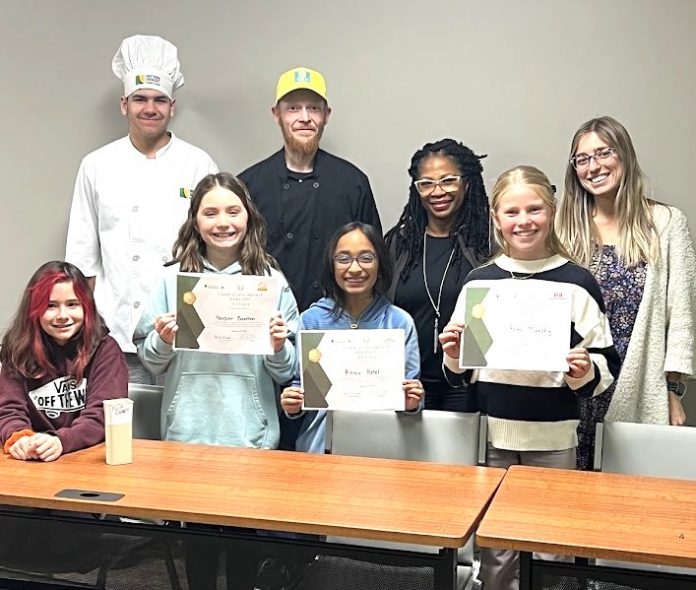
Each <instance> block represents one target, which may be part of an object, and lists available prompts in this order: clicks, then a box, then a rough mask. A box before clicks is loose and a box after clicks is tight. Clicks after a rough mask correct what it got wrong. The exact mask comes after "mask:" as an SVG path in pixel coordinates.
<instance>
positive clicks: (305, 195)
mask: <svg viewBox="0 0 696 590" xmlns="http://www.w3.org/2000/svg"><path fill="white" fill-rule="evenodd" d="M327 97H328V94H327V90H326V80H325V79H324V76H323V75H322V74H320V73H319V72H317V71H316V70H313V69H310V68H306V67H297V68H293V69H291V70H288V71H287V72H284V73H282V74H281V75H280V78H278V84H277V86H276V94H275V99H276V102H275V104H274V105H273V107H271V113H272V114H273V118H274V119H275V121H276V123H277V124H278V126H279V127H280V130H281V132H282V135H283V148H282V149H281V150H280V151H278V152H276V153H275V154H273V155H272V156H270V157H269V158H267V159H265V160H263V161H261V162H258V163H257V164H254V165H253V166H252V167H251V168H248V169H247V170H245V171H244V172H242V173H241V174H240V175H239V176H240V178H241V179H242V180H243V181H244V183H245V184H246V185H247V187H248V188H249V192H250V193H251V196H252V199H253V200H254V203H255V204H256V206H257V207H258V208H259V210H260V211H261V213H262V215H263V216H264V217H265V218H266V222H267V224H268V234H269V236H268V248H269V250H270V252H271V254H272V255H273V256H274V257H275V258H276V260H277V261H278V262H279V264H280V266H281V269H282V270H283V273H284V274H285V276H286V277H287V278H288V281H289V282H290V286H291V287H292V290H293V292H294V293H295V297H296V299H297V304H298V306H299V308H300V311H303V310H305V309H307V308H308V307H309V306H310V305H311V304H312V303H313V302H314V301H317V300H318V299H319V298H320V297H321V296H322V291H321V287H320V274H321V266H322V257H323V255H324V250H325V249H326V246H327V244H328V243H329V240H330V238H331V235H332V234H333V233H334V231H335V230H336V229H338V228H339V227H341V226H342V225H344V224H346V223H349V222H351V221H362V222H363V223H369V224H370V225H373V226H375V227H376V228H377V230H378V231H380V232H381V223H380V219H379V213H378V212H377V207H376V205H375V200H374V197H373V196H372V190H371V188H370V182H369V181H368V179H367V176H365V174H364V173H363V172H361V171H360V170H359V169H358V168H357V167H355V166H354V165H353V164H351V163H350V162H348V161H346V160H343V159H341V158H338V157H336V156H333V155H331V154H329V153H327V152H325V151H324V150H322V149H320V148H319V142H320V140H321V137H322V134H323V133H324V128H325V127H326V124H327V123H328V121H329V117H330V116H331V108H330V107H329V104H328V99H327Z"/></svg>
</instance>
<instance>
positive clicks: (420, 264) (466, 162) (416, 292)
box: [385, 139, 490, 412]
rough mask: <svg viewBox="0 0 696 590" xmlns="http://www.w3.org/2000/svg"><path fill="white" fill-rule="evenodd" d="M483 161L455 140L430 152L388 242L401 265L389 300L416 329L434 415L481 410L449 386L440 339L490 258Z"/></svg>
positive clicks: (421, 160)
mask: <svg viewBox="0 0 696 590" xmlns="http://www.w3.org/2000/svg"><path fill="white" fill-rule="evenodd" d="M483 158H485V156H477V155H476V154H475V153H474V152H473V151H472V150H470V149H469V148H468V147H466V146H465V145H463V144H462V143H460V142H458V141H455V140H453V139H442V140H440V141H436V142H434V143H427V144H425V145H424V146H423V147H422V148H421V149H420V150H418V151H417V152H416V153H415V154H414V155H413V157H412V158H411V166H410V167H409V169H408V173H409V176H410V177H411V187H410V190H409V198H408V202H407V203H406V206H405V207H404V210H403V213H402V214H401V217H400V218H399V221H398V222H397V224H396V225H395V226H394V227H393V228H392V229H390V230H389V231H388V232H387V234H386V236H385V237H386V240H387V244H388V246H389V250H390V252H391V254H392V256H393V259H394V263H395V267H394V279H393V281H392V284H391V288H390V290H389V291H388V294H387V295H388V297H389V299H391V301H393V302H394V304H395V305H397V306H398V307H401V308H402V309H404V310H406V311H407V312H408V313H409V314H411V316H412V317H413V319H414V321H415V323H416V329H417V331H418V342H419V348H420V355H421V382H422V383H423V387H424V389H425V408H427V409H437V410H453V411H460V412H468V411H475V410H476V401H475V399H473V398H472V397H471V396H469V395H468V394H467V392H466V389H465V388H453V387H452V386H451V385H449V384H448V383H447V381H446V380H445V378H444V375H443V372H442V348H441V346H440V344H439V342H438V335H439V333H440V331H441V330H442V328H443V327H444V326H445V324H446V323H447V321H448V320H449V318H450V317H451V316H452V312H453V311H454V306H455V304H456V302H457V297H458V295H459V292H460V291H461V283H462V281H463V280H464V277H465V276H466V275H467V274H468V273H469V271H471V270H472V269H474V268H476V267H477V266H478V265H479V264H481V263H482V262H483V261H484V259H485V258H486V257H487V256H488V253H489V235H488V234H489V220H490V213H489V207H488V198H487V197H486V190H485V188H484V185H483V178H482V172H483V167H482V166H481V159H483Z"/></svg>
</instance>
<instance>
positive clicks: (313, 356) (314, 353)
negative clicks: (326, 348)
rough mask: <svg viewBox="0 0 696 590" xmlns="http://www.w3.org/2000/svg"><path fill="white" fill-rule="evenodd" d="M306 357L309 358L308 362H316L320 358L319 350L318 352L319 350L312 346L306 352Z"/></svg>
mask: <svg viewBox="0 0 696 590" xmlns="http://www.w3.org/2000/svg"><path fill="white" fill-rule="evenodd" d="M307 358H308V359H309V362H310V363H318V362H319V361H320V360H321V352H319V350H317V349H316V348H313V349H312V350H310V351H309V353H308V354H307Z"/></svg>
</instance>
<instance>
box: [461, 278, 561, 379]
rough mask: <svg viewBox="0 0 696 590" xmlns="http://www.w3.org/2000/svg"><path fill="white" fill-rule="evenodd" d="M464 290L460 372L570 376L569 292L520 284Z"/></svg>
mask: <svg viewBox="0 0 696 590" xmlns="http://www.w3.org/2000/svg"><path fill="white" fill-rule="evenodd" d="M464 289H465V293H463V294H462V297H464V298H465V300H464V314H465V317H464V323H465V326H466V327H465V329H464V333H463V335H462V345H461V353H460V357H459V366H460V367H461V368H463V369H480V368H486V369H511V370H523V371H562V372H565V371H567V370H568V363H567V361H566V355H567V354H568V351H569V350H570V312H571V303H572V293H571V292H570V290H569V289H567V288H565V287H564V286H563V285H558V284H553V283H539V282H535V283H525V282H523V281H515V280H509V281H476V282H475V283H474V284H472V285H466V286H465V287H464Z"/></svg>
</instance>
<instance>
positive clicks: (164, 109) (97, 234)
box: [65, 35, 217, 383]
mask: <svg viewBox="0 0 696 590" xmlns="http://www.w3.org/2000/svg"><path fill="white" fill-rule="evenodd" d="M112 69H113V72H114V74H115V75H116V76H117V77H118V78H119V79H120V80H121V81H122V82H123V86H124V92H123V96H122V97H121V113H122V114H123V116H124V117H125V118H126V120H127V121H128V135H127V136H126V137H123V138H121V139H118V140H116V141H114V142H112V143H109V144H107V145H105V146H104V147H102V148H99V149H98V150H96V151H94V152H92V153H90V154H88V155H87V156H86V157H85V158H84V159H83V160H82V163H81V164H80V169H79V171H78V173H77V181H76V182H75V192H74V194H73V200H72V207H71V210H70V222H69V226H68V238H67V247H66V254H65V258H66V260H68V261H69V262H72V263H73V264H75V265H77V266H78V267H79V268H80V269H81V270H82V272H83V273H84V274H85V276H87V277H89V278H90V280H91V282H92V284H93V286H94V291H95V297H96V301H97V307H98V309H99V311H100V313H101V314H102V316H103V317H104V319H105V320H106V323H107V325H108V327H109V329H110V330H111V335H112V336H113V337H114V338H115V339H116V341H117V342H118V343H119V345H120V346H121V349H122V350H123V351H124V352H125V353H126V358H127V360H128V367H129V373H130V381H131V382H136V383H151V382H152V376H151V375H150V374H149V373H148V372H147V371H146V370H145V369H144V368H143V367H142V365H141V364H140V362H139V361H138V358H137V355H136V349H135V346H134V345H133V343H132V336H133V330H134V328H135V325H136V324H137V323H138V319H139V318H140V313H141V311H142V306H143V305H144V303H145V301H146V298H147V296H148V294H149V291H150V288H151V286H152V285H153V283H154V281H156V279H157V277H158V275H159V272H160V269H161V267H162V264H163V263H165V262H167V261H168V260H170V259H171V248H172V245H173V243H174V241H175V239H176V236H177V233H178V231H179V228H180V227H181V225H182V223H183V222H184V221H185V219H186V215H187V212H188V206H189V196H190V193H191V192H192V191H193V188H194V187H195V186H196V184H197V183H198V181H199V180H200V179H201V178H203V177H204V176H206V175H207V174H209V173H211V172H217V166H216V165H215V163H214V162H213V160H212V159H211V158H210V156H209V155H208V154H207V153H206V152H204V151H203V150H201V149H199V148H197V147H195V146H193V145H191V144H189V143H186V142H185V141H183V140H181V139H179V138H178V137H176V136H175V135H174V134H173V133H172V132H171V131H169V129H168V127H169V122H170V120H171V118H172V117H174V113H175V111H176V100H175V98H174V91H175V90H176V89H177V88H179V87H181V86H182V85H183V83H184V76H183V74H182V73H181V71H180V64H179V60H178V57H177V49H176V47H175V46H174V45H172V44H171V43H170V42H169V41H166V40H165V39H162V38H160V37H156V36H152V35H134V36H132V37H128V38H126V39H124V40H123V42H122V43H121V46H120V47H119V49H118V51H117V52H116V55H115V56H114V59H113V62H112Z"/></svg>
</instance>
